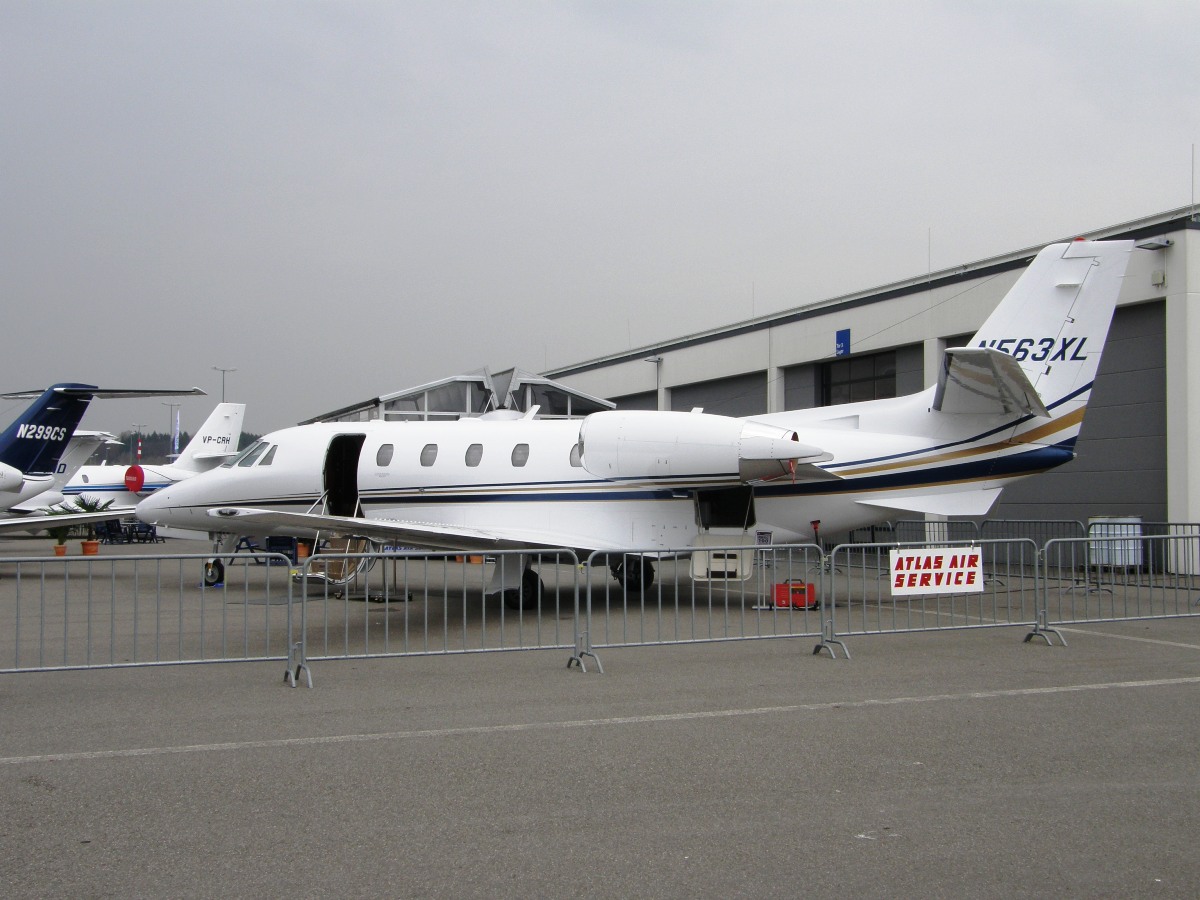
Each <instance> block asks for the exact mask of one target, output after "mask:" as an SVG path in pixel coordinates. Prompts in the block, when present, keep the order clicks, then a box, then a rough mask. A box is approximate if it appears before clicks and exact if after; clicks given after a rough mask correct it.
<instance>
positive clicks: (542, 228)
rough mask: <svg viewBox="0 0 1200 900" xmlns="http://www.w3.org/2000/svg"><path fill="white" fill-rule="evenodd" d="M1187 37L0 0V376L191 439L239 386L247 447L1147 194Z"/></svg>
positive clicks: (762, 17)
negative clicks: (180, 418) (388, 396)
mask: <svg viewBox="0 0 1200 900" xmlns="http://www.w3.org/2000/svg"><path fill="white" fill-rule="evenodd" d="M1197 34H1200V4H1196V3H1194V2H1164V3H1133V2H1130V3H1103V2H1090V3H1085V2H1080V3H1067V2H1057V3H1056V2H999V0H997V2H989V3H974V2H925V3H912V2H909V3H903V4H898V3H829V2H796V3H767V2H730V3H700V2H646V3H635V2H562V3H552V2H515V0H513V2H489V3H453V2H430V3H414V2H378V3H365V2H338V3H317V2H307V3H299V2H290V3H284V2H277V3H267V2H262V3H252V2H244V0H239V2H215V0H205V2H184V0H178V2H166V3H164V2H94V3H93V2H75V3H61V2H52V0H32V2H13V0H0V116H2V121H3V125H2V128H0V289H2V290H3V292H4V328H3V330H2V331H0V342H2V343H0V346H2V348H3V358H4V366H3V373H2V377H0V389H3V390H12V389H19V388H32V387H43V386H45V385H47V384H49V383H51V382H54V381H64V380H77V381H88V382H92V383H96V384H100V385H104V386H108V387H126V386H132V387H143V386H147V387H160V386H162V387H172V386H181V387H183V386H190V385H199V386H200V387H203V388H205V389H207V390H208V391H209V394H210V397H209V398H201V399H189V400H187V401H185V403H184V406H183V412H184V425H185V427H188V428H193V429H194V428H195V427H196V426H198V425H199V423H200V421H201V420H202V419H203V418H204V416H205V415H207V413H208V411H209V409H210V408H211V404H212V401H213V400H216V399H219V395H220V375H219V373H217V372H214V371H212V369H211V366H214V365H219V366H225V367H230V366H236V367H237V372H235V373H231V374H230V375H229V378H228V382H227V384H228V390H227V393H228V399H230V400H239V401H244V402H246V403H248V404H249V406H248V409H247V416H246V427H247V429H248V430H253V431H265V430H271V429H274V428H278V427H282V426H284V425H288V424H291V423H293V422H295V421H297V420H299V419H302V418H306V417H308V416H312V415H316V414H318V413H320V412H323V411H325V410H328V409H332V408H335V407H337V406H341V405H344V404H347V403H351V402H354V401H357V400H360V399H363V398H365V397H368V396H372V395H375V394H378V393H381V392H386V391H390V390H395V389H398V388H402V387H407V386H409V385H413V384H418V383H421V382H425V381H431V380H434V379H437V378H441V377H444V376H448V375H452V374H455V373H458V372H463V371H468V370H471V369H476V368H478V367H480V366H483V365H489V366H491V367H492V368H493V369H498V368H503V367H507V366H510V365H518V366H521V367H523V368H526V369H530V370H535V371H536V370H541V369H544V368H546V367H548V366H555V365H562V364H566V363H569V362H574V361H579V360H583V359H588V358H592V357H596V356H601V355H604V354H608V353H612V352H616V351H620V350H624V349H628V348H629V347H630V346H631V345H632V346H639V345H642V344H646V343H649V342H652V341H655V340H658V339H662V338H667V337H671V336H675V335H679V334H684V333H688V332H691V331H696V330H699V329H703V328H710V327H713V326H716V325H720V324H724V323H727V322H732V321H737V320H740V319H743V318H747V317H749V316H751V315H752V314H762V313H765V312H770V311H774V310H778V309H785V308H789V307H792V306H797V305H801V304H804V303H808V302H811V301H813V300H817V299H821V298H824V297H828V296H831V295H835V294H840V293H844V292H847V291H852V290H858V289H862V288H866V287H871V286H874V285H877V284H881V283H885V282H888V281H892V280H895V279H899V278H903V277H907V276H911V275H915V274H919V273H921V272H924V271H925V270H926V267H927V265H928V264H929V262H932V266H933V267H934V268H935V269H936V268H939V267H943V266H947V265H951V264H954V263H958V262H964V261H968V260H972V259H978V258H982V257H986V256H990V255H993V254H997V253H1003V252H1006V251H1009V250H1012V249H1016V248H1018V247H1024V246H1028V245H1032V244H1036V243H1039V242H1045V241H1050V240H1053V239H1055V238H1059V237H1063V236H1069V235H1071V234H1074V233H1077V232H1080V231H1086V230H1088V229H1091V228H1096V227H1100V226H1103V225H1108V224H1112V223H1115V222H1119V221H1124V220H1127V219H1133V218H1137V217H1140V216H1144V215H1149V214H1152V213H1156V212H1160V211H1163V210H1166V209H1170V208H1174V207H1177V206H1182V205H1184V204H1187V203H1188V202H1189V201H1190V197H1191V152H1192V151H1191V148H1192V145H1193V144H1194V143H1200V53H1197V52H1196V35H1197ZM930 248H931V250H930ZM927 257H928V258H927ZM6 404H7V401H5V402H0V422H2V423H3V424H6V423H7V422H8V421H10V420H11V419H12V417H13V415H15V412H16V409H17V408H18V407H19V406H20V405H21V404H8V405H6ZM167 421H168V412H167V410H166V408H165V407H163V406H161V405H160V404H159V403H158V401H153V400H150V401H137V402H133V401H130V402H120V403H118V402H115V401H108V402H104V401H97V403H95V404H94V405H93V408H92V410H91V411H90V412H89V414H88V417H87V419H86V420H85V425H86V426H88V427H93V428H107V429H111V430H122V429H125V428H128V427H129V426H130V424H131V423H133V422H140V423H146V424H149V426H150V427H151V428H152V429H158V430H165V428H166V425H167Z"/></svg>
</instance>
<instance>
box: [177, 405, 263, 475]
mask: <svg viewBox="0 0 1200 900" xmlns="http://www.w3.org/2000/svg"><path fill="white" fill-rule="evenodd" d="M245 415H246V404H245V403H218V404H217V406H216V408H215V409H214V410H213V411H212V413H211V414H210V415H209V417H208V418H207V419H205V420H204V424H203V425H201V426H200V429H199V430H198V431H197V432H196V433H195V434H194V435H192V439H191V440H190V441H188V444H187V446H186V447H184V448H183V451H182V452H181V453H180V454H179V458H178V459H177V460H175V465H176V466H178V467H179V468H180V469H185V470H187V471H189V472H204V471H207V470H208V469H211V468H214V467H216V466H218V465H220V464H221V463H222V462H224V461H225V460H226V459H229V458H230V457H232V456H235V455H236V454H237V450H238V442H239V441H240V440H241V439H242V419H243V418H244V417H245Z"/></svg>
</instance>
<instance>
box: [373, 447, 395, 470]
mask: <svg viewBox="0 0 1200 900" xmlns="http://www.w3.org/2000/svg"><path fill="white" fill-rule="evenodd" d="M395 449H396V448H395V447H393V446H392V445H391V444H383V445H382V446H381V447H380V448H379V449H378V450H377V451H376V452H375V465H377V466H379V468H381V469H382V468H384V467H386V466H388V465H390V464H391V462H392V452H393V451H394V450H395Z"/></svg>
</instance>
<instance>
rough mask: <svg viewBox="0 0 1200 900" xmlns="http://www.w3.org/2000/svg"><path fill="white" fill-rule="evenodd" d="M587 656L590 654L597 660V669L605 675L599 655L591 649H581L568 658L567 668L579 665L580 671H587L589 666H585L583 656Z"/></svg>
mask: <svg viewBox="0 0 1200 900" xmlns="http://www.w3.org/2000/svg"><path fill="white" fill-rule="evenodd" d="M585 656H590V657H591V658H592V659H594V660H595V661H596V671H597V672H599V673H600V674H601V675H603V674H604V666H603V665H601V664H600V657H598V656H597V655H596V654H595V653H593V652H592V651H591V650H580V651H578V652H577V653H575V654H574V655H573V656H572V657H571V658H570V659H568V660H567V668H568V669H569V668H571V666H579V671H581V672H586V671H587V666H585V665H584V664H583V658H584V657H585Z"/></svg>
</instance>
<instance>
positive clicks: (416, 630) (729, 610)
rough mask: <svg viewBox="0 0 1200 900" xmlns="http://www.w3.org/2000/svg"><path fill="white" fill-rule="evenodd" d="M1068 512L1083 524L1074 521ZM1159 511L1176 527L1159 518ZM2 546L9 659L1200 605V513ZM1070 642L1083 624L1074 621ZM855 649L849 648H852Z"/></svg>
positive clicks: (1054, 620)
mask: <svg viewBox="0 0 1200 900" xmlns="http://www.w3.org/2000/svg"><path fill="white" fill-rule="evenodd" d="M1062 527H1064V528H1065V527H1066V526H1065V525H1064V526H1062ZM1150 530H1159V531H1162V532H1163V533H1161V534H1146V533H1144V532H1145V531H1150ZM897 548H926V549H937V548H949V549H951V550H953V549H955V548H960V549H961V548H967V549H970V550H973V551H975V552H977V553H978V554H979V557H980V560H981V564H982V572H983V585H982V587H983V589H982V590H981V591H978V592H975V593H971V594H965V595H963V594H959V595H936V594H932V593H930V594H918V595H915V596H911V597H900V596H895V595H894V593H893V591H892V590H891V584H892V581H891V576H892V574H893V573H891V572H890V560H889V554H890V551H892V550H894V549H897ZM208 558H209V557H208V555H206V554H182V555H167V554H163V555H152V554H138V555H128V556H105V557H82V558H81V557H70V558H55V557H10V558H0V672H25V671H35V670H46V669H76V668H97V667H118V666H140V665H166V664H180V663H201V662H218V661H229V660H258V661H263V660H286V661H287V670H286V672H287V678H288V680H289V682H290V683H292V684H295V683H296V682H297V680H298V679H299V678H300V677H301V676H302V675H303V676H305V677H306V678H307V679H308V681H309V683H310V684H311V675H310V674H309V671H308V663H309V661H311V660H328V659H345V658H363V657H378V656H401V655H430V654H455V653H479V652H495V651H505V650H519V649H569V650H570V658H569V660H568V665H575V664H578V665H579V666H580V668H586V661H587V659H588V658H589V657H590V658H591V659H592V660H594V662H595V663H596V667H597V668H599V669H600V671H603V668H602V667H601V666H600V664H599V663H600V661H599V658H598V656H597V653H596V650H597V649H600V648H605V647H619V646H632V645H640V644H668V643H699V642H715V641H734V640H755V639H766V638H787V637H802V636H815V637H818V638H819V642H818V643H817V645H816V647H815V649H814V652H819V651H820V650H822V649H825V650H828V651H829V652H830V654H831V655H836V649H835V648H836V647H838V646H841V647H842V648H843V650H845V649H846V645H845V643H844V642H843V640H842V639H843V638H847V637H850V636H865V635H872V634H882V633H888V632H912V631H943V630H950V629H963V628H980V627H998V626H1013V625H1018V626H1029V627H1030V628H1031V631H1030V634H1029V635H1028V637H1027V639H1029V638H1031V637H1034V636H1042V637H1044V638H1046V639H1047V641H1049V639H1050V637H1052V636H1055V635H1057V636H1058V637H1059V638H1061V637H1062V635H1061V633H1059V632H1058V631H1057V630H1056V626H1066V625H1069V624H1074V623H1082V622H1102V621H1111V620H1116V619H1137V618H1161V617H1177V616H1194V615H1200V526H1196V525H1180V524H1174V525H1170V526H1165V525H1164V526H1162V527H1158V526H1153V525H1150V526H1147V525H1146V524H1145V523H1142V524H1141V528H1140V531H1139V530H1134V529H1133V528H1130V529H1128V530H1120V531H1112V530H1109V531H1104V532H1099V533H1096V532H1094V533H1093V536H1092V537H1090V538H1084V537H1074V538H1052V539H1050V540H1048V541H1047V542H1046V543H1045V545H1044V546H1043V547H1042V548H1041V549H1040V550H1039V549H1038V545H1037V544H1036V543H1035V542H1034V541H1033V540H1032V539H1030V538H1020V539H1008V540H998V539H997V540H972V541H958V542H954V541H951V542H946V541H937V542H889V543H876V544H842V545H838V546H837V547H835V548H834V549H833V550H832V551H831V552H830V553H828V554H824V553H822V551H821V550H820V548H818V547H817V546H816V545H786V546H784V545H767V546H736V545H731V546H724V547H716V546H713V547H702V548H688V549H687V550H680V551H678V552H674V553H662V552H645V553H636V552H628V553H623V554H602V553H594V554H592V555H591V556H590V557H589V558H588V559H587V560H586V561H584V563H583V564H581V563H580V560H579V558H578V557H577V555H576V554H574V553H572V552H571V551H569V550H553V551H543V552H542V553H540V554H539V555H538V556H536V557H534V558H533V559H532V565H530V566H527V563H528V562H530V561H531V560H530V557H529V555H528V554H522V553H520V552H517V551H511V552H500V553H489V554H488V555H487V556H461V555H455V554H452V553H429V552H420V553H415V552H395V553H374V554H371V553H339V554H329V553H323V554H319V555H317V556H313V557H310V558H308V559H306V560H302V561H300V563H299V564H295V563H292V562H291V560H289V559H288V557H287V556H285V555H281V554H271V553H252V554H248V553H241V554H236V555H234V556H227V557H223V559H224V560H225V578H224V582H223V583H222V584H219V585H217V586H215V587H212V586H206V585H205V583H204V577H203V566H204V561H205V560H206V559H208ZM1064 643H1065V641H1064ZM847 655H848V653H847Z"/></svg>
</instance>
